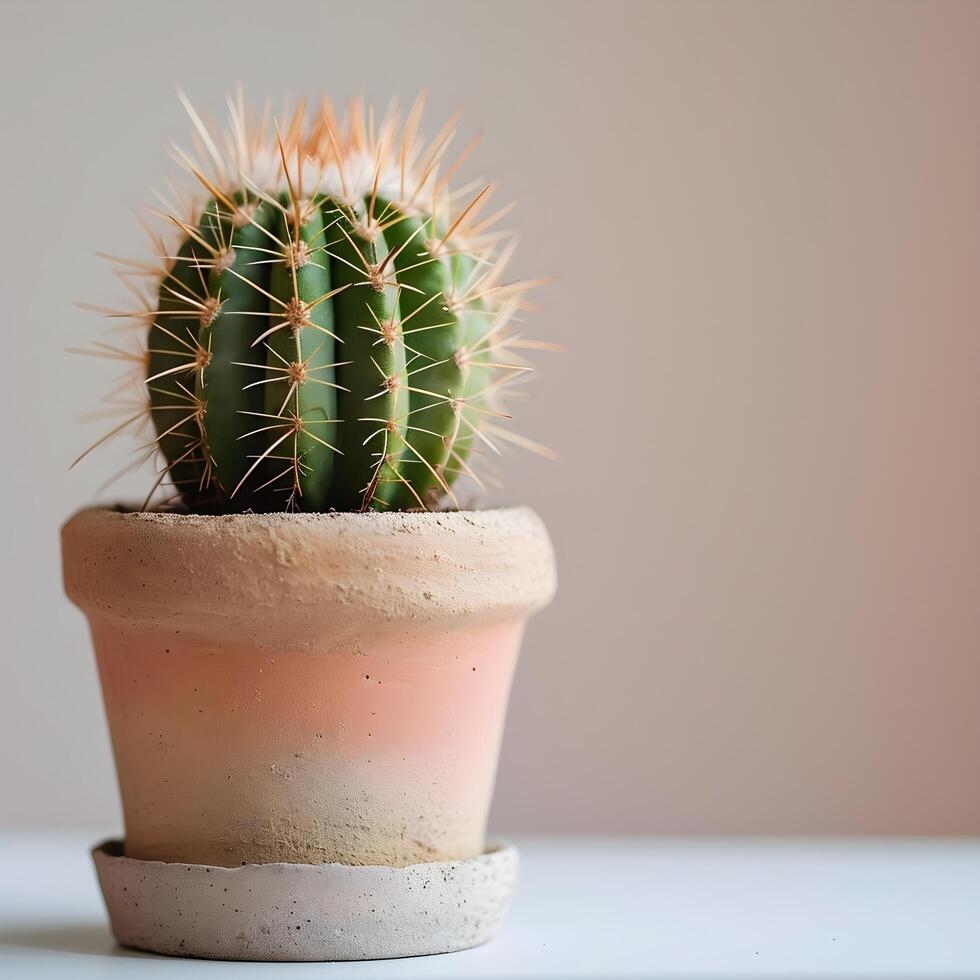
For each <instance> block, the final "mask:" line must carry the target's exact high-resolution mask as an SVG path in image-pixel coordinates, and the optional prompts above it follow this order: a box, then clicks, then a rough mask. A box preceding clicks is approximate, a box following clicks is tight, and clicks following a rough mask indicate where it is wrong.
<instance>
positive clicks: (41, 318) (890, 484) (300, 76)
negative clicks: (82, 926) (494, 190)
mask: <svg viewBox="0 0 980 980" xmlns="http://www.w3.org/2000/svg"><path fill="white" fill-rule="evenodd" d="M0 17H2V21H3V23H2V30H0V35H2V40H0V45H2V50H0V76H2V86H0V92H2V95H0V100H2V105H3V111H4V129H3V133H4V136H3V148H2V151H0V168H2V185H0V186H3V187H4V188H5V194H4V198H3V205H2V212H0V213H2V226H3V234H2V235H0V253H2V258H0V268H2V269H3V270H4V275H3V283H4V285H3V294H4V298H3V311H4V316H3V322H4V324H5V328H4V330H3V339H2V348H0V349H2V352H3V353H2V363H3V375H2V381H0V397H2V399H3V432H4V437H3V456H2V463H0V466H2V471H3V475H2V478H0V495H2V502H3V505H4V513H5V520H4V521H3V525H2V531H0V534H2V540H3V548H2V552H3V569H2V579H0V595H2V597H3V605H4V618H3V631H2V638H0V643H2V647H3V657H2V681H0V698H2V709H0V772H2V773H3V779H2V782H0V820H2V821H4V822H7V823H14V824H17V823H20V824H38V825H44V824H66V823H78V822H82V823H86V824H91V825H93V826H95V825H97V826H99V827H100V828H102V829H112V827H113V826H115V824H116V823H117V821H118V819H119V816H118V805H117V800H116V791H115V786H114V777H113V773H112V766H111V760H110V753H109V746H108V740H107V736H106V731H105V727H104V723H103V719H102V713H101V704H100V701H99V694H98V689H97V683H96V679H95V671H94V666H93V661H92V657H91V653H90V651H89V648H88V638H87V635H86V633H85V629H84V626H83V621H82V617H81V615H80V614H78V613H77V612H76V611H75V610H74V609H72V608H71V607H69V605H68V603H67V601H66V600H64V599H63V597H62V595H61V592H60V582H59V557H58V550H57V528H58V525H59V524H60V522H61V521H62V520H63V519H64V518H65V517H66V516H67V515H68V514H69V513H70V512H71V511H72V510H73V509H75V508H77V507H79V506H81V505H83V504H85V503H87V502H89V501H91V500H92V499H93V498H99V499H111V498H112V497H116V498H118V497H126V498H130V499H133V498H137V497H140V496H141V495H142V493H143V491H144V489H145V487H146V486H147V477H146V476H145V475H142V476H137V475H132V476H130V477H128V478H127V479H126V480H124V481H123V482H122V483H121V484H120V485H119V486H118V487H117V489H115V490H114V491H112V493H110V494H108V495H106V494H105V493H101V494H100V493H99V490H98V488H99V485H100V484H101V483H102V481H103V480H104V479H105V477H106V476H107V475H109V474H110V473H111V472H113V471H114V470H115V469H116V468H117V467H119V466H121V465H123V464H124V463H125V462H126V460H127V456H126V449H127V448H128V447H124V446H122V445H119V446H117V447H115V448H114V449H113V450H111V451H107V452H106V453H104V454H102V455H101V456H99V457H97V458H96V459H93V460H92V461H91V462H90V463H89V464H88V465H86V466H85V467H83V468H82V469H80V470H77V471H74V472H72V473H70V474H69V473H68V472H67V471H66V467H67V463H68V462H69V461H70V459H71V458H72V456H73V455H74V454H75V453H76V452H78V451H79V450H80V448H82V447H83V446H84V445H85V444H86V441H87V440H90V439H91V438H93V437H94V436H95V435H96V434H97V429H92V428H91V427H80V426H78V425H76V424H75V422H74V419H75V418H76V417H77V416H79V415H80V414H82V413H83V412H85V411H86V410H87V409H88V408H89V407H90V406H91V405H92V404H93V402H94V401H95V399H96V398H97V397H98V395H99V393H100V391H101V387H102V385H103V384H104V381H105V375H104V372H100V371H99V370H98V369H97V368H98V366H97V365H94V364H92V363H89V362H87V361H82V360H79V359H73V358H71V357H70V356H68V355H66V354H64V353H63V350H64V348H65V347H67V346H70V345H73V344H78V343H81V342H83V341H84V340H86V339H88V338H89V337H90V336H93V335H95V334H97V333H98V331H99V330H100V329H101V327H102V324H101V323H100V322H99V321H98V318H96V317H94V316H93V315H91V314H87V313H84V312H81V311H78V310H76V309H73V308H72V305H71V304H72V301H73V300H75V299H78V298H82V299H88V300H94V301H96V302H100V301H101V302H105V301H108V300H112V299H115V298H116V297H117V296H118V293H117V292H116V290H115V287H114V286H113V284H112V281H111V277H110V275H109V273H108V270H107V269H106V268H105V267H104V266H103V265H102V264H101V263H100V261H99V260H98V259H97V258H95V256H94V254H93V253H94V252H95V250H96V249H103V250H108V251H112V252H117V253H123V254H126V253H130V252H134V251H138V250H139V248H140V247H141V246H140V233H139V231H138V229H137V227H136V224H135V222H134V221H133V220H132V218H131V216H130V214H129V213H128V210H127V209H128V207H130V206H135V205H138V204H139V203H140V202H142V201H145V200H147V199H148V193H147V192H148V188H149V187H150V186H151V185H157V186H159V184H160V178H161V176H162V174H163V173H164V171H165V147H166V145H167V144H168V142H169V141H170V140H172V139H183V138H184V136H185V134H186V124H185V120H184V118H183V114H182V110H181V109H180V106H179V105H178V103H177V100H176V98H175V94H174V92H175V88H176V87H177V86H178V85H180V86H181V87H183V88H184V89H186V91H187V92H188V93H189V95H190V96H191V97H192V98H193V99H194V100H195V102H196V103H198V104H199V105H200V106H202V107H203V108H205V109H208V110H211V111H214V112H219V111H220V110H221V106H222V98H223V94H224V93H225V91H227V90H228V89H230V88H231V87H232V86H233V84H234V83H235V82H236V81H237V80H239V79H240V80H242V81H243V82H244V83H245V85H246V87H247V90H248V91H250V92H251V93H253V95H255V96H262V95H264V94H266V93H269V94H271V95H273V96H275V97H276V98H278V97H280V96H281V95H282V94H284V93H285V92H287V91H292V92H295V93H313V92H316V91H317V90H319V89H320V88H325V89H327V90H329V91H330V92H331V93H333V94H334V95H336V96H339V97H344V96H346V95H348V94H352V93H356V92H357V91H363V92H365V93H366V94H367V95H369V96H371V97H373V98H375V99H377V100H378V101H381V102H384V101H386V100H387V98H388V97H389V95H390V94H391V93H392V92H396V93H399V94H400V95H401V96H402V98H403V100H405V101H408V100H410V99H411V98H412V96H413V95H414V93H415V92H416V91H417V89H419V88H420V87H421V86H427V87H428V88H429V89H430V90H431V111H430V114H429V116H428V118H429V125H430V131H432V129H433V128H434V127H435V126H437V125H438V124H439V123H440V122H441V117H442V116H444V115H445V114H448V112H450V111H451V110H452V109H454V108H456V107H457V106H459V107H462V108H463V109H464V110H465V113H466V116H465V119H466V122H467V123H468V124H469V126H470V127H471V130H476V129H479V128H481V127H482V128H483V129H484V130H485V139H484V144H483V146H482V148H481V149H480V151H479V153H478V156H477V159H478V161H479V163H478V167H477V166H473V167H471V168H470V172H471V174H474V175H475V174H476V173H478V172H485V173H487V174H490V175H494V176H496V177H497V178H498V180H499V185H500V188H501V191H500V193H501V195H502V197H503V198H505V199H506V198H510V197H513V198H516V199H517V200H518V202H519V206H518V209H517V212H516V219H515V223H516V224H518V225H519V226H520V227H521V228H522V230H523V239H522V241H523V244H522V251H521V255H520V259H519V262H518V271H519V272H520V273H522V274H526V275H539V274H553V275H555V276H556V277H557V281H556V282H555V284H554V285H552V286H551V287H549V288H547V289H543V290H542V291H541V293H540V296H539V299H540V302H541V304H542V311H541V313H540V314H539V315H538V316H537V318H536V323H535V327H534V332H535V333H536V334H537V335H538V336H541V337H544V338H547V339H550V340H554V341H557V342H560V343H562V344H565V345H567V348H568V352H567V353H565V354H563V355H558V356H554V355H552V356H549V357H548V358H547V360H546V361H545V363H544V365H543V366H544V370H543V371H542V374H541V377H540V379H539V381H538V383H537V385H536V387H535V388H533V389H529V390H531V391H533V396H532V397H530V398H529V399H528V400H527V401H526V402H525V403H524V404H523V405H522V406H521V407H520V412H521V417H522V431H523V432H525V433H527V434H528V435H530V436H532V437H534V438H538V439H541V440H543V441H545V442H548V443H550V444H552V445H553V446H555V448H557V449H558V450H559V451H560V452H561V454H562V456H563V462H562V463H560V464H558V465H553V464H549V463H547V462H544V461H542V460H538V459H536V458H534V457H529V456H527V457H525V456H521V455H513V456H511V457H510V458H509V459H508V460H507V461H506V463H505V466H504V468H503V472H504V473H505V474H506V481H507V482H506V491H504V492H502V493H500V494H498V499H500V500H506V501H526V502H528V503H530V504H531V505H533V506H534V507H535V508H537V509H538V510H539V511H540V512H541V514H542V515H543V516H544V517H545V519H546V521H547V522H548V524H549V526H550V528H551V529H552V532H553V534H554V539H555V543H556V546H557V550H558V554H559V560H560V568H561V576H562V586H561V593H560V596H559V598H558V600H557V601H556V602H555V604H554V605H553V607H552V608H551V609H549V610H548V611H547V612H546V613H544V614H542V615H541V616H540V617H539V618H538V619H537V620H536V621H535V622H534V623H533V625H532V628H531V630H530V633H529V636H528V641H527V646H526V652H525V655H524V658H523V662H522V664H521V667H520V670H519V673H518V677H517V681H516V686H515V691H514V697H513V702H512V710H511V714H510V721H509V727H508V731H507V736H506V741H505V745H504V749H503V758H502V764H501V771H500V781H499V787H498V795H497V801H496V805H495V811H494V823H495V824H496V826H497V827H498V828H504V829H517V830H564V831H582V830H608V831H651V832H698V833H700V832H738V833H741V832H752V833H755V832H759V833H762V832H779V833H824V832H826V833H850V832H861V833H864V832H869V833H978V832H980V779H978V765H977V761H978V751H980V512H978V507H980V4H977V3H948V2H941V0H937V2H933V3H904V2H892V3H878V2H867V3H865V2H854V3H834V2H828V3H801V2H796V3H794V2H743V3H703V2H694V3H655V2H651V3H640V2H637V3H622V2H613V0H603V2H602V3H598V2H597V3H550V2H525V3H506V2H500V0H495V2H493V3H454V2H441V0H439V2H435V0H433V2H415V3H391V4H379V3H368V2H358V3H328V2H315V3H314V2H308V3H298V2H294V0H276V3H275V4H272V3H269V2H257V0H236V2H234V3H222V2H216V3H208V4H205V3H197V2H194V3H191V2H171V3H167V4H159V3H132V2H126V3H124V2H118V3H108V2H95V0H91V2H86V3H72V2H50V0H49V2H34V3H29V4H28V3H17V2H13V3H11V2H9V0H8V2H6V3H4V4H3V6H2V12H0Z"/></svg>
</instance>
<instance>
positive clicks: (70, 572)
mask: <svg viewBox="0 0 980 980" xmlns="http://www.w3.org/2000/svg"><path fill="white" fill-rule="evenodd" d="M229 108H230V126H229V127H228V128H227V130H226V131H221V130H219V129H217V128H216V127H214V126H213V125H212V124H209V123H207V122H205V121H204V120H203V119H202V118H201V117H200V116H199V115H198V114H197V113H196V112H195V111H194V110H193V108H191V107H190V106H189V105H188V111H189V112H190V115H191V119H192V121H193V123H194V147H193V148H192V149H191V150H190V151H187V152H185V151H178V155H179V159H180V161H181V163H182V165H183V167H184V168H185V169H186V170H187V171H188V173H189V174H190V179H189V180H188V183H189V184H190V185H192V187H191V192H190V193H189V194H188V196H187V199H186V200H183V199H182V200H180V201H174V202H172V203H171V204H170V205H168V207H167V209H166V212H161V213H160V217H161V218H162V219H163V226H164V228H163V231H151V237H152V240H153V245H154V249H155V252H156V257H155V259H154V260H153V261H151V262H149V263H143V262H137V261H131V260H114V261H116V262H118V264H119V271H120V273H121V274H122V276H123V278H124V279H125V281H126V282H128V283H133V282H134V281H135V280H136V279H137V277H145V279H144V282H146V283H147V288H146V290H145V291H143V290H141V289H140V288H139V287H138V286H136V287H134V288H133V292H134V293H137V294H138V295H140V296H141V297H142V299H141V301H140V303H139V305H138V308H136V309H134V310H107V311H105V312H107V313H108V314H109V315H110V316H114V317H124V318H129V319H130V320H131V322H133V323H134V324H135V326H136V333H137V334H138V335H139V337H140V339H141V342H142V343H141V346H140V348H139V349H138V350H132V351H131V350H130V349H129V348H127V347H125V346H123V345H121V344H119V343H117V342H115V341H114V342H111V343H102V344H98V345H96V346H95V347H93V348H91V349H90V351H89V352H90V353H93V354H96V355H99V356H108V357H111V358H118V359H122V360H124V361H126V362H129V363H130V364H131V366H132V367H133V372H132V378H131V381H132V384H131V385H130V388H129V389H128V390H129V392H130V394H129V395H120V394H118V393H117V394H114V395H113V401H119V400H120V398H123V399H125V398H130V397H132V398H135V399H136V401H137V403H138V404H137V406H136V408H135V410H134V411H132V412H131V413H130V414H128V415H127V416H126V418H124V419H123V421H122V422H121V423H120V424H119V425H117V426H116V427H114V429H113V430H112V432H110V433H109V434H108V435H115V434H118V433H123V432H126V431H127V430H132V431H135V432H142V431H144V430H149V431H150V435H149V437H148V438H146V439H145V445H146V447H147V449H148V451H149V452H150V453H152V454H153V455H154V457H155V458H157V459H158V460H159V462H160V466H159V472H158V474H157V478H156V480H155V482H154V485H153V488H152V490H151V492H150V495H149V496H148V498H147V500H146V502H145V503H144V504H143V506H142V507H137V508H132V509H129V510H126V509H122V508H119V509H91V510H85V511H82V512H80V513H78V514H76V515H75V516H74V517H72V518H71V519H70V520H69V521H68V522H67V523H66V524H65V526H64V528H63V531H62V549H63V556H64V578H65V586H66V591H67V593H68V595H69V596H70V598H71V599H72V600H73V601H74V602H75V603H76V604H77V605H78V606H79V607H80V608H81V609H82V610H83V611H84V612H85V614H86V616H87V617H88V620H89V625H90V627H91V633H92V637H93V641H94V646H95V652H96V659H97V662H98V668H99V675H100V679H101V684H102V691H103V697H104V702H105V710H106V714H107V717H108V722H109V728H110V733H111V738H112V745H113V751H114V755H115V759H116V766H117V772H118V777H119V785H120V792H121V797H122V803H123V813H124V820H125V840H124V841H119V842H108V843H106V844H104V845H102V846H100V847H98V848H96V849H95V851H94V857H95V863H96V867H97V870H98V875H99V879H100V883H101V886H102V890H103V894H104V896H105V899H106V904H107V906H108V910H109V915H110V920H111V924H112V928H113V931H114V933H115V935H116V937H117V939H118V940H119V941H120V942H121V943H123V944H125V945H130V946H135V947H139V948H143V949H150V950H156V951H160V952H165V953H172V954H177V955H185V956H202V957H220V958H231V959H273V960H275V959H282V960H304V959H305V960H317V959H359V958H360V959H363V958H373V957H388V956H402V955H412V954H418V953H431V952H440V951H448V950H454V949H461V948H465V947H467V946H471V945H475V944H476V943H479V942H482V941H484V940H486V939H487V938H489V937H490V936H491V935H492V934H493V932H494V930H495V929H496V927H497V925H498V923H499V922H500V920H501V917H502V915H503V913H504V911H505V908H506V905H507V901H508V899H509V895H510V890H511V887H512V884H513V880H514V875H515V872H516V854H515V852H514V849H513V848H512V847H510V846H508V845H492V844H491V845H488V844H487V842H486V840H485V826H486V819H487V811H488V808H489V803H490V798H491V795H492V789H493V782H494V776H495V769H496V762H497V754H498V749H499V743H500V737H501V731H502V725H503V719H504V713H505V709H506V701H507V696H508V690H509V686H510V681H511V675H512V672H513V668H514V664H515V660H516V657H517V654H518V648H519V644H520V640H521V634H522V631H523V627H524V623H525V621H526V619H527V617H528V616H529V615H530V614H531V613H532V612H533V611H535V610H536V609H539V608H540V607H542V606H543V605H545V604H546V603H547V602H548V600H549V599H550V598H551V595H552V593H553V591H554V587H555V572H554V561H553V556H552V551H551V546H550V543H549V540H548V537H547V534H546V532H545V530H544V528H543V526H542V524H541V522H540V521H539V519H538V518H537V517H536V516H535V515H534V514H533V513H532V512H531V511H529V510H527V509H524V508H516V509H504V510H489V511H464V510H461V509H460V507H459V490H458V488H459V486H460V485H461V483H462V481H464V480H466V479H468V478H470V479H474V478H475V473H474V468H475V464H476V462H477V457H478V456H480V455H481V454H483V453H484V452H485V451H495V449H496V447H497V446H498V445H499V444H500V442H501V441H502V440H503V441H506V440H509V441H511V442H515V443H517V444H519V445H527V446H529V447H531V448H535V444H533V443H530V442H529V441H527V440H525V439H523V438H521V437H517V436H513V435H511V434H510V433H509V432H508V430H507V429H506V428H505V426H504V423H505V421H506V419H507V416H506V415H505V413H504V412H503V411H502V410H501V408H500V395H501V393H502V392H503V391H504V390H505V389H506V388H507V387H508V386H509V385H510V384H511V383H513V382H515V381H517V380H519V379H521V378H522V377H523V375H524V373H525V372H526V371H527V370H528V364H527V363H526V361H525V359H524V356H523V354H524V352H525V351H526V350H527V349H528V348H532V347H535V346H544V345H536V344H534V343H532V342H530V341H526V340H522V339H521V338H520V336H519V335H518V333H517V330H516V328H515V324H516V322H517V318H518V315H519V313H520V311H521V310H522V309H523V308H524V307H525V305H526V303H525V299H524V297H525V293H526V290H527V288H528V286H529V285H530V284H529V283H513V282H507V281H505V279H504V276H503V270H504V267H505V265H506V263H507V260H508V259H509V258H510V255H511V254H512V251H513V247H512V245H511V244H509V243H508V241H507V240H506V238H505V236H502V235H501V234H499V233H498V232H496V231H495V219H496V216H494V215H490V216H489V217H487V216H485V204H486V201H487V198H488V196H489V195H488V188H482V187H476V188H474V189H472V190H470V191H466V190H465V189H464V190H463V191H462V192H456V191H453V190H451V189H450V178H451V177H452V175H453V172H454V170H455V167H456V164H455V163H450V162H449V161H450V158H449V155H448V151H447V148H448V146H449V143H450V139H451V136H452V132H453V128H454V127H453V124H448V125H447V126H446V127H444V128H443V130H442V131H440V132H439V133H438V134H437V136H436V137H435V139H433V140H432V141H431V142H429V143H424V142H422V141H421V140H420V139H419V136H418V132H419V122H420V115H421V102H417V103H416V104H415V106H414V107H413V108H412V109H411V111H410V112H409V113H408V114H407V116H406V118H405V121H404V123H403V124H400V123H399V120H398V115H397V113H396V111H394V110H391V111H389V112H388V113H387V114H386V115H385V116H384V118H382V119H378V118H376V116H375V114H374V112H373V110H371V109H366V108H365V107H364V106H362V105H361V104H360V103H357V102H355V103H353V104H352V105H351V106H350V107H349V109H348V112H347V115H346V119H344V120H341V119H339V118H338V116H337V115H336V114H335V112H334V110H333V109H332V107H331V105H330V103H329V102H328V101H327V100H326V99H324V100H322V101H321V102H320V104H319V105H318V106H317V108H316V110H315V111H307V110H306V109H305V108H304V107H300V108H299V109H297V110H295V111H293V112H291V113H289V114H287V115H286V116H285V117H283V118H280V119H278V120H273V119H272V118H271V116H270V114H269V113H268V111H266V112H265V113H264V114H261V115H259V116H256V115H254V114H252V113H250V112H249V111H248V110H247V109H246V107H245V105H244V103H243V101H242V99H241V97H240V96H239V97H238V98H237V99H235V100H232V101H230V103H229ZM106 438H107V437H103V439H100V440H99V443H97V445H98V444H101V443H102V442H103V441H105V439H106ZM93 448H94V447H93ZM83 455H85V454H83Z"/></svg>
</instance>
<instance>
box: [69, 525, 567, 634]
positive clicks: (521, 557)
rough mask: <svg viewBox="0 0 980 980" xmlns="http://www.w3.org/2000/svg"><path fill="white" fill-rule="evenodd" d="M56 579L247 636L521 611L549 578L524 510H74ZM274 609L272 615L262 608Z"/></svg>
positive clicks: (98, 605)
mask: <svg viewBox="0 0 980 980" xmlns="http://www.w3.org/2000/svg"><path fill="white" fill-rule="evenodd" d="M61 540H62V555H63V570H64V582H65V590H66V592H67V593H68V596H69V598H71V600H72V601H73V602H74V603H75V604H76V605H78V606H79V607H80V608H81V609H82V610H83V611H85V613H86V614H87V615H88V616H89V617H90V618H93V617H96V618H103V619H108V620H116V621H119V622H120V623H125V624H130V625H134V626H135V625H140V626H150V627H159V628H161V629H169V628H178V629H186V630H187V631H190V632H196V631H198V630H200V631H203V632H204V633H215V632H216V631H217V630H221V631H222V632H223V633H224V634H225V635H227V636H228V638H229V639H230V640H233V639H234V638H235V637H236V636H238V637H239V638H245V637H249V636H254V635H255V632H256V630H258V631H259V632H261V631H262V630H263V629H268V628H270V627H269V624H270V622H271V620H276V621H277V622H278V623H279V626H280V627H281V626H282V622H281V621H282V620H283V616H284V614H288V623H287V625H286V628H287V629H289V630H291V631H293V632H295V633H296V634H297V635H298V636H306V635H309V634H310V633H311V631H312V632H313V633H316V632H320V631H322V629H323V625H324V623H326V622H329V628H330V630H331V632H332V633H338V632H343V631H344V630H345V629H346V630H353V631H355V632H357V631H360V632H363V631H364V630H365V629H369V628H372V627H378V626H382V625H385V624H387V627H388V628H390V627H391V625H392V624H394V623H401V624H423V623H436V622H455V621H460V620H465V621H467V622H472V621H474V619H504V618H523V617H525V616H527V615H529V614H530V613H531V612H533V611H535V610H537V609H540V608H541V607H542V606H544V605H546V604H547V603H548V602H549V601H550V599H551V597H552V595H553V594H554V591H555V587H556V574H555V564H554V554H553V551H552V547H551V542H550V539H549V538H548V534H547V531H546V530H545V527H544V524H543V523H542V521H541V519H540V518H539V517H538V516H537V514H535V513H534V511H532V510H531V509H530V508H527V507H507V508H499V509H492V510H478V511H437V512H411V511H398V512H391V513H378V512H375V513H358V512H329V513H323V514H310V513H301V514H287V513H275V514H230V515H199V514H182V513H169V512H161V511H151V512H126V511H119V510H112V509H108V508H105V507H92V508H86V509H83V510H81V511H78V512H77V513H76V514H74V515H73V516H72V517H71V518H70V519H69V520H68V521H67V522H66V523H65V524H64V526H63V527H62V531H61ZM270 618H271V619H270Z"/></svg>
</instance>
